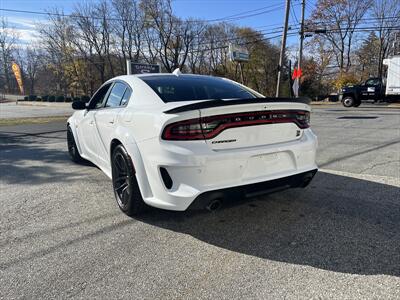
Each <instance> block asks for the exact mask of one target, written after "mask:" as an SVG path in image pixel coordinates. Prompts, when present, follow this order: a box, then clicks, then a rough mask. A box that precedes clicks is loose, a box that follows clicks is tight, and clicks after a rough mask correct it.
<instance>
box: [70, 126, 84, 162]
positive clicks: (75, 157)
mask: <svg viewBox="0 0 400 300" xmlns="http://www.w3.org/2000/svg"><path fill="white" fill-rule="evenodd" d="M67 146H68V153H69V156H70V158H71V160H72V161H73V162H76V163H79V162H82V161H83V158H82V157H81V155H80V154H79V151H78V147H77V146H76V143H75V138H74V134H73V133H72V129H71V127H69V126H68V127H67Z"/></svg>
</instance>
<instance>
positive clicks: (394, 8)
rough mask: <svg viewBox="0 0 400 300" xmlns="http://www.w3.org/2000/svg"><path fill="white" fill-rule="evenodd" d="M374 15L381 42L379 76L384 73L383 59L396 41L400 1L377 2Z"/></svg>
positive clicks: (399, 22)
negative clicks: (394, 40) (395, 34)
mask: <svg viewBox="0 0 400 300" xmlns="http://www.w3.org/2000/svg"><path fill="white" fill-rule="evenodd" d="M372 15H373V16H374V17H375V18H376V20H377V21H376V22H375V24H374V26H375V27H376V32H377V37H378V40H379V52H378V66H377V68H378V70H377V71H378V76H379V77H381V76H382V73H383V59H384V58H385V57H386V56H387V55H388V50H389V46H390V44H391V43H392V42H393V39H394V35H393V33H394V30H395V28H396V27H397V31H399V25H400V0H375V1H374V4H373V8H372Z"/></svg>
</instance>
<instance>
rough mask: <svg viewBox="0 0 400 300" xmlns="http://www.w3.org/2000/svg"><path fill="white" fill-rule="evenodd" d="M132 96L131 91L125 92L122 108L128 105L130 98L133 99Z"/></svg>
mask: <svg viewBox="0 0 400 300" xmlns="http://www.w3.org/2000/svg"><path fill="white" fill-rule="evenodd" d="M131 94H132V92H131V90H130V89H126V90H125V93H124V96H123V97H122V100H121V106H124V105H125V104H126V103H128V101H129V98H130V97H131Z"/></svg>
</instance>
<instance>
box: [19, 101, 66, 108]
mask: <svg viewBox="0 0 400 300" xmlns="http://www.w3.org/2000/svg"><path fill="white" fill-rule="evenodd" d="M16 104H17V105H23V106H46V107H58V108H60V107H61V108H71V109H72V106H71V105H72V103H71V102H35V101H23V102H21V101H17V102H16Z"/></svg>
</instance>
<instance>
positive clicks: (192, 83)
mask: <svg viewBox="0 0 400 300" xmlns="http://www.w3.org/2000/svg"><path fill="white" fill-rule="evenodd" d="M141 79H142V80H143V81H144V82H146V83H147V84H148V85H149V86H150V87H151V88H152V89H153V91H155V92H156V93H157V95H158V96H160V98H161V99H162V100H163V101H164V102H175V101H190V100H207V99H247V98H255V95H253V94H252V93H250V92H249V91H247V90H245V89H244V88H242V87H240V86H239V85H237V84H234V83H232V82H229V81H227V80H224V79H222V78H216V77H200V76H199V77H196V76H185V75H182V76H175V75H171V76H149V77H141Z"/></svg>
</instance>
